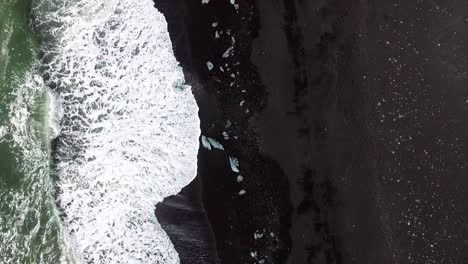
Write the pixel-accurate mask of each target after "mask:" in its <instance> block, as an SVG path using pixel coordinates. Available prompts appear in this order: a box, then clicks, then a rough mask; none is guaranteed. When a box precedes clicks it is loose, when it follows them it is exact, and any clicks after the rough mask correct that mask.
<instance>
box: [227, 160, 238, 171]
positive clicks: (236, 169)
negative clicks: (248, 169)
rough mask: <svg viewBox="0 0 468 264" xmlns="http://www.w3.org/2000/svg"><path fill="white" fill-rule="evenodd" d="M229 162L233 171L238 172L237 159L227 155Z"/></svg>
mask: <svg viewBox="0 0 468 264" xmlns="http://www.w3.org/2000/svg"><path fill="white" fill-rule="evenodd" d="M229 164H230V165H231V169H232V171H233V172H239V168H238V167H239V161H238V160H237V159H236V158H234V157H229Z"/></svg>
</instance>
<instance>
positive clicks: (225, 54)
mask: <svg viewBox="0 0 468 264" xmlns="http://www.w3.org/2000/svg"><path fill="white" fill-rule="evenodd" d="M233 50H234V46H230V47H229V48H228V49H227V50H226V51H225V52H224V53H223V58H227V57H229V56H231V55H232V51H233Z"/></svg>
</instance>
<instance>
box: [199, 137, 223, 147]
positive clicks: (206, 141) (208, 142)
mask: <svg viewBox="0 0 468 264" xmlns="http://www.w3.org/2000/svg"><path fill="white" fill-rule="evenodd" d="M201 141H202V145H203V147H205V148H206V149H208V150H211V148H212V147H213V148H215V149H219V150H224V147H223V145H221V143H219V142H218V141H216V140H214V139H212V138H209V137H205V136H201Z"/></svg>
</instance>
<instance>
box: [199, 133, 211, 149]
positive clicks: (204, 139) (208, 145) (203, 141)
mask: <svg viewBox="0 0 468 264" xmlns="http://www.w3.org/2000/svg"><path fill="white" fill-rule="evenodd" d="M201 142H202V145H203V147H205V148H206V149H208V150H211V144H210V142H209V141H208V139H207V138H206V137H205V136H201Z"/></svg>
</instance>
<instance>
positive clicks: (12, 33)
mask: <svg viewBox="0 0 468 264" xmlns="http://www.w3.org/2000/svg"><path fill="white" fill-rule="evenodd" d="M30 5H31V3H30V1H29V0H0V263H34V264H36V263H48V264H49V263H63V262H68V261H67V260H66V259H67V258H66V256H65V255H66V254H65V253H64V252H65V251H66V250H65V248H66V246H65V243H64V241H63V237H64V236H63V234H62V231H61V225H60V219H59V216H58V210H57V208H56V206H55V202H54V199H53V196H52V194H53V185H52V182H51V177H50V158H49V157H50V151H51V147H50V135H49V134H50V132H49V131H50V129H49V124H48V119H49V117H48V109H49V107H48V104H49V102H48V97H47V89H46V87H45V86H44V84H43V81H42V78H41V76H40V74H39V71H38V67H39V60H38V54H37V52H36V50H37V44H36V41H35V36H34V34H33V33H32V31H31V30H30V28H29V17H30Z"/></svg>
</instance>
